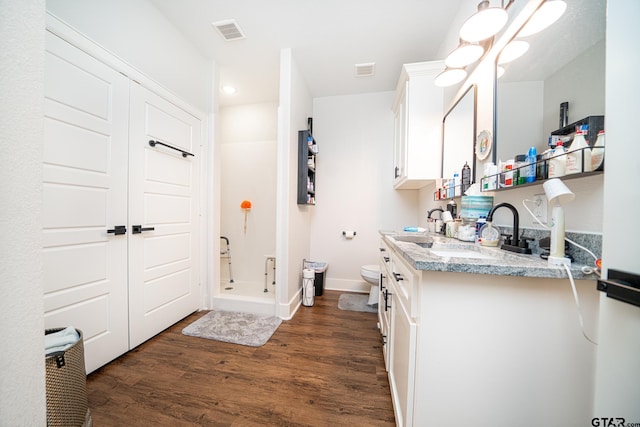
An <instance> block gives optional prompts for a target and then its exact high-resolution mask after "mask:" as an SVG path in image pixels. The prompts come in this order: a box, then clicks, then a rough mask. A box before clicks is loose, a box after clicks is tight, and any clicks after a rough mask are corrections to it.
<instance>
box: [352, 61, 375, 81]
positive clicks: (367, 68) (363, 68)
mask: <svg viewBox="0 0 640 427" xmlns="http://www.w3.org/2000/svg"><path fill="white" fill-rule="evenodd" d="M375 72H376V63H375V62H368V63H366V64H356V77H369V76H373V75H374V74H375Z"/></svg>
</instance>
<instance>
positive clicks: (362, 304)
mask: <svg viewBox="0 0 640 427" xmlns="http://www.w3.org/2000/svg"><path fill="white" fill-rule="evenodd" d="M368 301H369V295H366V294H341V295H340V298H338V308H339V309H340V310H346V311H364V312H365V313H377V312H378V305H377V304H375V305H369V304H367V302H368Z"/></svg>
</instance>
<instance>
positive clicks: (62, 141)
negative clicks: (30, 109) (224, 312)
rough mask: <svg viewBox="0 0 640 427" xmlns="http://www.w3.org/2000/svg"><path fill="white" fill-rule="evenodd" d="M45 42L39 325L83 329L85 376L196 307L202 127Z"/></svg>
mask: <svg viewBox="0 0 640 427" xmlns="http://www.w3.org/2000/svg"><path fill="white" fill-rule="evenodd" d="M46 42H47V45H46V48H47V54H46V78H45V121H44V126H45V132H44V134H45V141H44V153H43V163H44V164H43V262H44V272H43V279H44V292H45V294H44V305H45V327H47V328H52V327H66V326H74V327H76V328H78V329H81V330H82V331H83V334H84V347H85V364H86V368H87V372H91V371H93V370H95V369H97V368H98V367H100V366H102V365H104V364H106V363H108V362H109V361H111V360H113V359H114V358H116V357H118V356H119V355H121V354H123V353H125V352H126V351H127V350H129V349H131V348H133V347H135V346H137V345H138V344H140V343H141V342H143V341H145V340H146V339H148V338H150V337H152V336H153V335H155V334H157V333H158V332H160V331H162V330H163V329H165V328H166V327H168V326H170V325H171V324H173V323H175V322H177V321H178V320H180V319H182V318H183V317H185V316H186V315H188V314H189V313H192V312H193V311H195V310H197V309H198V303H199V301H200V300H199V298H198V295H199V275H198V268H199V267H198V214H199V211H198V209H199V206H198V203H199V201H198V200H199V197H198V196H199V193H198V191H199V190H198V182H199V158H198V156H199V154H200V152H199V147H200V140H201V127H202V126H201V121H200V120H199V119H197V118H196V117H194V116H193V115H191V114H188V113H186V112H185V111H184V110H183V109H181V108H178V107H177V106H175V105H174V104H172V103H170V102H168V101H166V100H165V99H164V98H161V97H159V96H157V95H155V94H153V93H152V92H151V91H149V90H148V89H145V88H143V87H142V86H140V85H139V84H137V83H135V82H132V81H130V80H129V79H128V78H127V77H126V76H125V75H123V74H121V73H120V72H118V71H116V70H114V69H113V68H111V67H109V66H107V65H105V64H104V63H102V62H100V61H98V60H97V59H95V58H94V57H92V56H91V55H89V54H87V53H85V52H83V51H81V50H80V49H78V48H76V47H74V46H72V45H71V44H69V43H68V42H66V41H64V40H62V39H61V38H59V37H57V36H55V35H53V34H51V33H49V32H48V33H47V40H46ZM149 140H158V141H161V142H163V143H165V144H167V145H171V146H173V147H177V148H180V149H183V150H185V151H188V152H189V153H192V154H194V155H195V156H187V157H183V156H182V154H181V153H180V152H178V151H175V150H173V149H171V148H167V147H164V146H160V145H156V146H155V147H151V146H149V143H148V142H149ZM134 226H136V227H134ZM150 228H153V230H150ZM134 230H136V231H134ZM143 230H144V231H143ZM138 231H140V232H138ZM22 286H28V284H23V285H22Z"/></svg>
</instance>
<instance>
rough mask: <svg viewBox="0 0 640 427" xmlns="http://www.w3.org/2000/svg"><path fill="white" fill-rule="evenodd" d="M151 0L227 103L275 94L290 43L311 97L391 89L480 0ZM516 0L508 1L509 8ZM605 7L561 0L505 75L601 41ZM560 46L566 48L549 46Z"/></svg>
mask: <svg viewBox="0 0 640 427" xmlns="http://www.w3.org/2000/svg"><path fill="white" fill-rule="evenodd" d="M150 1H151V2H152V3H153V4H154V5H155V6H156V7H157V8H158V10H160V12H161V13H162V14H164V15H165V17H166V18H167V19H168V20H169V21H170V22H171V23H172V24H173V25H175V26H176V27H177V28H178V29H179V31H181V32H182V33H183V34H184V35H185V37H186V38H187V39H188V40H189V41H190V42H191V43H192V44H193V45H194V46H195V47H196V48H197V49H198V50H199V51H200V52H201V54H202V55H203V56H205V57H206V58H210V59H213V60H214V61H215V63H216V65H217V66H218V69H219V71H220V84H221V85H222V84H231V85H233V86H235V87H237V89H238V93H237V94H236V95H234V96H228V95H225V94H223V93H221V94H220V105H221V106H225V105H238V104H251V103H259V102H269V101H277V100H278V86H279V68H280V62H279V61H280V51H281V49H282V48H291V49H292V52H293V56H294V60H295V62H296V64H297V66H298V68H299V69H300V72H301V73H302V75H303V76H304V78H305V80H306V83H307V86H308V87H309V90H310V92H311V95H312V96H313V97H324V96H334V95H347V94H355V93H366V92H380V91H389V90H394V89H395V86H396V83H397V79H398V76H399V74H400V68H401V66H402V64H405V63H411V62H419V61H429V60H436V59H443V58H444V57H445V56H446V54H447V53H448V52H449V51H450V50H452V49H453V48H455V46H456V45H457V42H458V40H457V33H458V30H459V28H460V26H461V25H462V23H463V22H464V20H465V19H466V18H467V17H469V16H471V15H472V14H473V13H474V12H475V11H476V7H477V4H478V2H479V1H480V0H439V1H435V0H180V1H177V0H150ZM524 3H526V1H525V0H516V2H515V3H514V5H515V7H512V8H511V9H510V10H509V14H510V15H515V14H516V13H517V12H518V9H520V8H521V7H522V5H523V4H524ZM491 5H492V6H498V5H500V1H497V0H492V1H491ZM604 9H605V0H570V1H568V9H567V13H565V15H564V16H563V17H562V18H561V20H560V21H558V22H557V23H556V24H555V25H554V26H553V27H552V28H551V29H547V30H545V31H544V32H543V33H540V35H536V36H534V37H532V39H531V40H530V41H531V42H532V48H531V49H530V51H529V52H528V53H527V54H526V56H527V58H528V60H526V61H525V60H522V59H521V60H519V61H517V62H519V64H518V65H516V63H514V64H512V67H510V68H511V69H510V70H509V73H510V74H511V75H512V76H513V75H514V74H517V75H519V76H520V77H524V76H525V75H526V76H527V77H528V79H529V77H531V79H533V76H532V75H531V72H532V71H534V70H536V72H538V75H540V73H541V72H542V71H543V70H541V69H542V68H545V70H544V72H545V75H546V74H549V72H551V71H554V70H552V69H551V68H556V69H557V68H558V67H559V66H560V65H562V64H564V63H566V61H567V60H568V59H569V57H571V58H572V57H574V56H576V55H577V54H579V53H580V52H581V51H582V50H584V48H586V47H587V46H591V45H592V44H593V43H594V42H595V41H597V40H600V39H602V38H603V37H604ZM594 12H595V13H594ZM594 15H595V16H594ZM512 18H513V16H510V20H511V19H512ZM226 19H235V20H236V22H237V23H238V25H239V26H240V28H241V29H242V30H243V32H244V33H245V35H246V39H243V40H236V41H231V42H227V41H224V40H223V39H222V37H221V36H220V35H219V34H218V32H217V31H216V30H215V29H214V28H213V26H212V25H211V24H212V23H213V22H216V21H221V20H226ZM585 36H586V38H587V39H588V40H585ZM536 38H537V41H536ZM561 40H562V41H563V43H559V41H561ZM534 41H535V43H534ZM561 46H564V49H565V50H563V51H560V52H558V51H554V50H552V48H560V47H561ZM370 62H375V63H376V68H375V75H374V76H373V77H355V76H354V74H355V64H360V63H370ZM505 77H506V76H505Z"/></svg>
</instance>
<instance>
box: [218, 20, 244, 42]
mask: <svg viewBox="0 0 640 427" xmlns="http://www.w3.org/2000/svg"><path fill="white" fill-rule="evenodd" d="M211 25H213V27H214V28H215V29H216V30H218V32H219V33H220V35H221V36H222V38H223V39H225V40H226V41H228V42H230V41H233V40H242V39H244V38H245V36H244V33H243V32H242V30H241V29H240V27H239V26H238V23H237V22H236V21H235V19H226V20H224V21H218V22H213V23H212V24H211Z"/></svg>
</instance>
